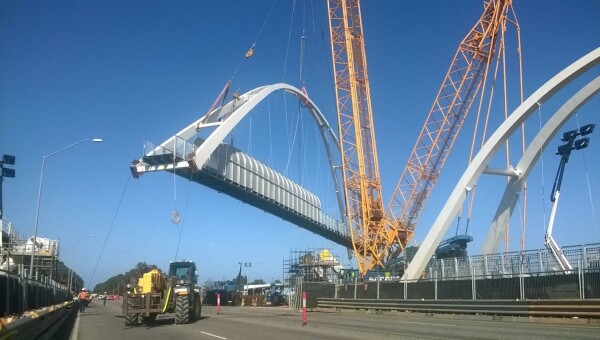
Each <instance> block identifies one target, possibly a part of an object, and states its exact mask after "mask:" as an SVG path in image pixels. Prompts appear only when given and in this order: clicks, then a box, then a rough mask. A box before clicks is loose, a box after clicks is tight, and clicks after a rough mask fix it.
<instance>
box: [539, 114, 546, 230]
mask: <svg viewBox="0 0 600 340" xmlns="http://www.w3.org/2000/svg"><path fill="white" fill-rule="evenodd" d="M537 104H538V122H539V131H542V104H540V103H539V102H538V103H537ZM540 162H541V166H542V175H541V176H540V177H541V179H542V217H543V222H544V224H543V225H544V228H545V227H546V205H545V202H546V197H545V196H546V186H545V183H544V146H543V145H542V147H541V148H540Z"/></svg>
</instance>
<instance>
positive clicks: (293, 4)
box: [281, 0, 296, 82]
mask: <svg viewBox="0 0 600 340" xmlns="http://www.w3.org/2000/svg"><path fill="white" fill-rule="evenodd" d="M295 11H296V0H293V1H292V16H291V18H290V28H289V30H288V40H287V44H286V48H285V57H284V59H283V74H282V75H281V82H283V81H284V79H285V70H286V68H287V59H288V54H289V51H290V41H291V39H292V26H293V25H294V12H295Z"/></svg>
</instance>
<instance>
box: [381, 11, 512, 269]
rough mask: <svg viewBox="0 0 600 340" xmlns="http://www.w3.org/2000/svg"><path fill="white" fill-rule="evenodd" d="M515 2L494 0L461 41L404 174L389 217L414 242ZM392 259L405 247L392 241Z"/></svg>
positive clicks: (388, 214)
mask: <svg viewBox="0 0 600 340" xmlns="http://www.w3.org/2000/svg"><path fill="white" fill-rule="evenodd" d="M511 3H512V1H511V0H489V1H487V2H486V3H485V4H484V11H483V14H482V15H481V17H480V19H479V20H478V21H477V23H476V24H475V26H473V28H472V29H471V30H470V31H469V33H468V34H467V35H466V37H465V38H464V39H463V40H462V42H461V43H460V45H459V47H458V50H457V51H456V55H455V56H454V59H453V61H452V63H451V65H450V68H449V70H448V73H447V74H446V77H445V78H444V82H443V83H442V86H441V87H440V89H439V92H438V94H437V97H436V99H435V101H434V103H433V105H432V107H431V110H430V111H429V115H428V116H427V120H426V121H425V124H424V125H423V128H422V129H421V133H420V135H419V138H418V139H417V142H416V144H415V146H414V148H413V150H412V153H411V155H410V157H409V160H408V162H407V164H406V167H405V168H404V171H403V172H402V176H401V177H400V180H399V182H398V185H397V186H396V189H395V191H394V194H393V196H392V199H391V201H390V204H389V205H388V207H387V210H386V213H387V216H388V218H390V219H391V221H392V222H391V223H393V224H394V225H395V228H396V230H398V231H400V232H404V233H405V234H406V235H408V237H407V238H406V239H405V241H404V242H408V241H409V240H410V238H411V237H412V234H413V230H414V227H415V225H416V224H417V221H418V219H419V217H420V215H421V212H422V211H423V208H424V206H425V203H426V202H427V200H428V198H429V195H430V194H431V191H432V190H433V187H434V185H435V184H436V182H437V179H438V178H439V176H440V173H441V171H442V168H443V166H444V163H445V162H446V159H447V158H448V155H449V153H450V150H451V149H452V146H453V144H454V141H455V140H456V137H457V135H458V133H459V131H460V129H461V127H462V124H463V122H464V120H465V118H466V116H467V113H468V112H469V109H470V108H471V105H472V104H473V101H474V99H475V97H476V95H477V93H478V91H479V88H480V87H481V85H482V83H484V82H485V77H486V75H487V72H488V69H489V65H490V61H491V60H492V58H493V56H494V51H495V48H496V45H497V44H496V41H497V37H498V32H499V30H500V29H502V28H504V27H505V23H506V18H507V12H508V10H509V8H511ZM391 242H392V243H391V244H388V246H387V247H386V248H387V249H388V255H387V256H388V260H392V259H395V258H397V257H398V256H399V255H400V253H401V251H402V249H403V246H404V245H405V244H406V243H404V244H397V239H395V240H391Z"/></svg>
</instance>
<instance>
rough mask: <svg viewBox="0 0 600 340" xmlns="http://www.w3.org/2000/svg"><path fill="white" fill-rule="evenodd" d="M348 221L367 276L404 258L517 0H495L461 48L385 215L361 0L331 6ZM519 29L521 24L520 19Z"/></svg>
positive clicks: (487, 5) (344, 0) (336, 0)
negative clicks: (401, 255)
mask: <svg viewBox="0 0 600 340" xmlns="http://www.w3.org/2000/svg"><path fill="white" fill-rule="evenodd" d="M327 3H328V12H329V25H330V36H331V49H332V60H333V67H334V73H335V94H336V105H337V114H338V128H339V135H340V140H341V154H342V167H343V180H344V190H345V196H346V214H347V217H348V221H347V223H348V224H349V227H350V229H351V235H352V243H353V247H354V254H355V256H356V258H357V261H358V266H359V270H360V272H361V273H362V274H364V273H365V272H366V271H367V270H369V269H372V268H374V267H375V266H383V265H384V263H385V262H387V261H389V260H393V259H395V258H397V257H398V256H400V254H401V253H402V251H403V249H404V246H405V245H406V244H407V243H408V242H409V241H410V239H412V237H413V231H414V228H415V225H416V223H417V221H418V219H419V217H420V214H421V212H422V210H423V207H424V205H425V203H426V202H427V199H428V198H429V195H430V193H431V190H432V189H433V186H434V185H435V183H436V181H437V179H438V178H439V175H440V172H441V170H442V167H443V166H444V163H445V161H446V159H447V157H448V154H449V153H450V150H451V149H452V145H453V144H454V141H455V139H456V136H457V135H458V132H459V131H460V128H461V127H462V123H463V121H464V119H465V118H466V116H467V113H468V112H469V109H470V107H471V104H472V103H473V101H474V99H475V97H476V95H477V93H478V91H479V89H480V87H481V84H482V83H485V78H486V75H487V72H488V69H489V65H490V62H491V60H492V58H493V57H494V52H495V51H496V50H497V38H498V33H499V32H503V30H504V29H505V26H506V20H507V17H508V15H509V10H511V11H512V1H511V0H489V1H486V2H485V3H484V12H483V14H482V16H481V18H480V19H479V20H478V21H477V23H476V24H475V26H473V28H472V29H471V30H470V31H469V33H468V34H467V36H466V37H465V38H464V39H463V41H462V42H461V43H460V45H459V47H458V50H457V52H456V55H455V57H454V60H453V61H452V64H451V66H450V69H449V71H448V73H447V75H446V77H445V79H444V82H443V83H442V86H441V87H440V90H439V92H438V95H437V97H436V99H435V101H434V103H433V105H432V108H431V110H430V112H429V115H428V117H427V120H426V122H425V124H424V126H423V128H422V130H421V134H420V136H419V138H418V139H417V143H416V144H415V146H414V148H413V151H412V153H411V156H410V158H409V161H408V163H407V164H406V168H405V169H404V172H403V173H402V177H401V178H400V181H399V183H398V185H397V187H396V190H395V191H394V194H393V197H392V199H391V202H390V204H389V205H388V208H387V209H386V210H385V211H384V210H383V206H382V197H381V181H380V177H379V166H378V162H377V148H376V143H375V131H374V126H373V112H372V108H371V96H370V90H369V79H368V72H367V60H366V54H365V43H364V35H363V29H362V19H361V11H360V2H359V0H328V1H327ZM515 23H516V21H515Z"/></svg>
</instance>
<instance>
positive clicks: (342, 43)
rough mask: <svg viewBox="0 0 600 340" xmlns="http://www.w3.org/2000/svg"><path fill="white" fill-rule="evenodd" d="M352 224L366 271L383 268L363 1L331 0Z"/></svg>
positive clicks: (383, 237)
mask: <svg viewBox="0 0 600 340" xmlns="http://www.w3.org/2000/svg"><path fill="white" fill-rule="evenodd" d="M327 3H328V8H329V11H328V12H329V25H330V27H329V28H330V30H329V32H330V35H331V50H332V59H333V67H334V73H335V95H336V104H337V112H338V129H339V131H338V132H339V135H340V141H341V154H342V168H343V180H344V191H345V196H346V214H347V217H348V220H347V223H348V224H349V226H350V230H351V235H352V243H353V247H354V254H355V256H356V259H357V261H358V265H359V270H360V271H361V273H364V272H365V271H366V269H370V268H372V267H373V266H374V264H382V263H383V260H384V255H385V246H386V244H387V243H388V241H387V240H386V235H387V232H386V230H385V228H386V224H385V223H384V222H383V217H384V216H383V203H382V200H381V181H380V178H379V165H378V163H377V148H376V145H375V131H374V129H373V113H372V110H371V95H370V91H369V78H368V72H367V60H366V55H365V45H364V39H363V37H364V36H363V31H362V20H361V13H360V5H359V1H358V0H328V2H327Z"/></svg>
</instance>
